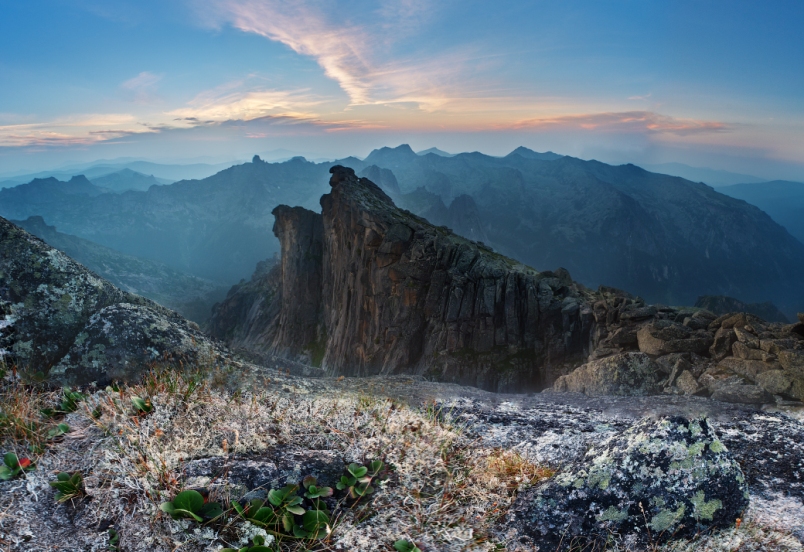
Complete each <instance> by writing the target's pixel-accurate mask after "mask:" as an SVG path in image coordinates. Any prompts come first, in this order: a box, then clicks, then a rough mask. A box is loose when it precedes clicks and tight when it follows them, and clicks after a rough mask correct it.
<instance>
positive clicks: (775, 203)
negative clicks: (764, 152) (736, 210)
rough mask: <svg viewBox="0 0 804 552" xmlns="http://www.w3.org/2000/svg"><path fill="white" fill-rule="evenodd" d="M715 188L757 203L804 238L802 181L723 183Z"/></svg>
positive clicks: (790, 230)
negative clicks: (730, 184)
mask: <svg viewBox="0 0 804 552" xmlns="http://www.w3.org/2000/svg"><path fill="white" fill-rule="evenodd" d="M718 191H719V192H721V193H723V194H726V195H727V196H731V197H734V198H737V199H742V200H743V201H746V202H748V203H750V204H751V205H756V206H757V207H759V208H760V209H762V210H763V211H765V212H766V213H768V214H769V215H770V216H771V217H772V218H773V220H775V221H776V222H778V223H779V224H781V225H782V226H784V227H785V228H787V231H788V232H790V233H791V234H792V235H793V236H794V237H796V238H797V239H798V240H799V241H800V242H804V183H802V182H789V181H786V180H773V181H771V182H762V183H747V184H735V185H733V186H724V187H722V188H718Z"/></svg>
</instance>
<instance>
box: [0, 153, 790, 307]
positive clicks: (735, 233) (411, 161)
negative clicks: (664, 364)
mask: <svg viewBox="0 0 804 552" xmlns="http://www.w3.org/2000/svg"><path fill="white" fill-rule="evenodd" d="M339 163H340V164H342V165H344V166H349V167H352V168H354V169H355V170H356V171H358V173H359V174H361V175H366V176H368V177H369V178H371V179H374V180H376V181H377V183H378V185H380V187H381V188H383V190H384V191H385V192H386V193H388V194H389V195H390V196H391V197H392V198H394V199H395V200H396V201H398V203H399V205H400V206H401V207H403V208H406V209H409V210H411V211H412V212H414V213H416V214H418V215H420V216H424V217H426V218H427V219H428V220H431V221H432V222H433V223H435V224H438V225H445V226H447V227H449V228H452V229H453V230H455V231H456V232H457V233H459V234H462V235H464V236H466V237H469V238H471V239H473V240H476V241H482V242H484V243H486V244H488V245H490V246H493V247H494V248H495V249H497V250H499V251H500V252H501V253H503V254H505V255H508V256H510V257H512V258H515V259H517V260H520V261H522V262H524V263H526V264H528V265H531V266H533V267H534V268H536V269H545V268H555V267H557V266H563V267H565V268H567V269H569V270H570V272H571V273H572V274H573V276H574V277H575V278H576V279H577V280H578V281H580V282H582V283H583V284H585V285H587V286H597V285H599V284H604V285H610V286H614V287H618V288H622V289H628V290H629V291H631V292H633V293H637V294H639V295H641V296H643V297H645V299H647V300H648V301H650V302H661V303H665V304H675V305H683V304H687V305H690V304H693V303H694V302H695V300H696V299H697V297H698V296H700V295H727V296H731V297H736V298H738V299H739V300H741V301H744V302H747V303H762V302H765V301H772V302H774V303H775V304H776V305H778V306H779V308H781V310H782V311H784V312H785V313H787V314H788V315H792V314H794V313H795V312H796V310H797V309H799V310H800V309H801V308H802V307H804V285H802V279H801V274H802V273H804V245H802V243H800V242H799V241H797V240H795V239H794V238H793V237H792V236H791V235H790V234H788V233H787V232H786V231H785V230H784V229H783V228H782V227H781V226H779V225H778V224H776V223H775V222H774V221H773V220H772V219H771V218H770V217H769V216H767V215H766V214H765V213H763V212H762V211H760V210H759V209H757V208H756V207H753V206H751V205H748V204H746V203H745V202H743V201H740V200H736V199H734V198H731V197H728V196H726V195H723V194H720V193H718V192H716V191H715V190H713V189H712V188H710V187H709V186H706V185H704V184H696V183H693V182H690V181H687V180H684V179H682V178H678V177H672V176H667V175H661V174H655V173H650V172H647V171H645V170H643V169H640V168H639V167H635V166H633V165H622V166H617V167H615V166H611V165H606V164H604V163H599V162H596V161H582V160H580V159H576V158H572V157H565V156H560V155H557V154H554V153H550V152H548V153H537V152H533V151H531V150H528V149H526V148H518V149H517V150H515V151H514V152H512V153H511V154H509V155H507V156H505V157H491V156H488V155H484V154H481V153H462V154H458V155H455V156H453V157H445V156H443V155H436V154H434V153H429V154H426V155H418V154H416V153H415V152H413V150H411V149H410V147H408V146H400V147H398V148H381V149H378V150H375V151H373V152H372V153H371V154H370V155H369V156H368V157H367V158H366V159H365V160H360V159H357V158H354V157H350V158H347V159H344V160H341V161H340V162H339ZM330 166H331V163H320V164H316V163H310V162H307V161H305V160H304V159H302V158H294V159H292V160H290V161H286V162H283V163H264V162H262V161H260V160H259V158H256V160H255V162H252V163H245V164H242V165H236V166H234V167H231V168H229V169H226V170H224V171H221V172H220V173H218V174H216V175H214V176H211V177H209V178H205V179H203V180H190V181H181V182H177V183H174V184H172V185H168V186H153V187H151V188H149V189H148V190H147V191H144V192H133V191H129V192H124V193H122V194H112V193H103V192H105V190H103V189H101V188H99V187H97V186H92V184H90V183H89V182H88V181H86V180H85V179H82V180H81V182H80V183H79V182H73V181H71V182H70V186H67V185H63V184H58V183H57V182H56V181H53V180H52V179H50V180H47V181H34V182H32V183H31V184H28V185H25V186H18V187H16V188H12V189H6V190H0V215H3V216H7V217H10V218H15V219H25V218H27V217H29V216H32V215H40V216H42V217H44V219H45V221H47V223H48V224H54V225H56V226H57V227H58V228H59V229H60V230H61V231H63V232H66V233H69V234H74V235H76V236H79V237H82V238H85V239H89V240H91V241H94V242H96V243H100V244H102V245H105V246H107V247H111V248H113V249H115V250H118V251H121V252H123V253H126V254H129V255H134V256H137V257H142V258H148V259H152V260H156V261H160V262H164V263H166V264H168V265H170V266H171V267H173V268H175V269H177V270H181V271H183V272H187V273H189V274H193V275H196V276H199V277H202V278H206V279H210V280H215V281H218V282H222V283H234V282H237V281H239V280H240V279H241V278H244V277H247V276H248V275H250V274H251V273H252V271H253V268H254V266H255V265H256V264H257V262H258V261H260V260H263V259H265V258H268V257H271V256H272V255H273V253H275V252H277V251H278V249H279V245H278V242H277V240H276V239H275V238H274V237H273V236H272V235H271V228H272V226H273V220H274V217H273V215H272V214H271V211H272V210H273V209H274V207H276V206H277V205H278V204H280V203H286V204H290V205H301V206H303V207H307V208H313V209H317V205H318V198H319V197H320V196H321V195H322V194H323V193H325V192H326V191H327V187H326V181H327V170H328V168H329V167H330ZM74 180H76V181H77V180H79V177H76V179H74ZM68 192H72V193H68ZM76 192H80V193H76Z"/></svg>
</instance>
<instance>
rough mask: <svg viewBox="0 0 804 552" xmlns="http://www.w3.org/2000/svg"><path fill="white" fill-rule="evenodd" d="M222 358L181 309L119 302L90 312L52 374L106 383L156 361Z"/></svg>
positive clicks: (202, 362)
mask: <svg viewBox="0 0 804 552" xmlns="http://www.w3.org/2000/svg"><path fill="white" fill-rule="evenodd" d="M218 358H220V352H219V351H218V350H217V349H216V347H215V345H214V344H213V343H212V342H210V341H209V340H208V339H207V338H206V336H204V334H202V333H201V332H200V330H199V329H198V326H196V325H195V324H193V323H192V322H188V321H187V320H185V319H184V318H182V317H181V316H179V315H178V314H175V313H172V316H165V315H164V313H161V312H158V311H155V310H153V309H151V308H149V307H146V306H141V305H132V304H129V303H120V304H117V305H112V306H109V307H106V308H104V309H102V310H101V311H99V312H97V313H95V314H93V315H92V317H90V319H89V323H88V324H87V325H86V327H84V329H83V330H82V331H81V332H80V333H79V334H78V336H77V337H76V338H75V342H74V343H73V346H72V347H71V348H70V351H69V352H68V353H67V354H66V355H65V356H64V357H63V358H62V359H61V361H60V362H59V363H58V364H57V365H56V366H54V367H53V369H51V371H50V374H49V379H50V380H51V381H52V382H54V383H61V384H70V385H85V384H88V383H90V382H93V381H94V382H97V383H98V384H99V385H104V384H106V383H109V382H111V381H114V380H132V379H135V378H136V377H137V376H138V375H140V374H142V373H143V372H145V371H147V370H148V369H149V368H151V367H153V366H156V365H161V364H167V365H171V366H180V365H182V364H183V365H187V366H193V367H199V366H211V365H212V364H214V363H215V362H216V361H217V359H218Z"/></svg>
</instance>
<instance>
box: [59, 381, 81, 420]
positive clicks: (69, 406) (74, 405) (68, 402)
mask: <svg viewBox="0 0 804 552" xmlns="http://www.w3.org/2000/svg"><path fill="white" fill-rule="evenodd" d="M84 398H85V397H84V395H83V394H82V393H79V392H78V391H73V390H71V389H70V388H69V387H65V388H64V389H62V395H61V403H60V404H59V411H61V412H63V413H65V414H69V413H70V412H75V411H76V410H78V403H80V402H81V401H83V400H84Z"/></svg>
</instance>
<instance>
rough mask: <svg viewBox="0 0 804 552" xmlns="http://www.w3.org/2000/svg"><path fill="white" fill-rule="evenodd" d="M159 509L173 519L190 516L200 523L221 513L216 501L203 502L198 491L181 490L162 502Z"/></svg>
mask: <svg viewBox="0 0 804 552" xmlns="http://www.w3.org/2000/svg"><path fill="white" fill-rule="evenodd" d="M159 509H160V510H162V511H163V512H165V513H167V514H170V517H172V518H173V519H181V518H191V519H194V520H195V521H197V522H198V523H202V522H203V521H204V520H207V521H209V520H213V519H215V518H218V517H220V516H221V515H223V508H222V507H221V505H220V504H218V503H217V502H208V503H205V502H204V497H203V496H201V493H199V492H198V491H193V490H189V491H182V492H180V493H179V494H177V495H176V497H175V498H174V499H173V501H172V502H163V503H162V504H161V505H160V506H159Z"/></svg>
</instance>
